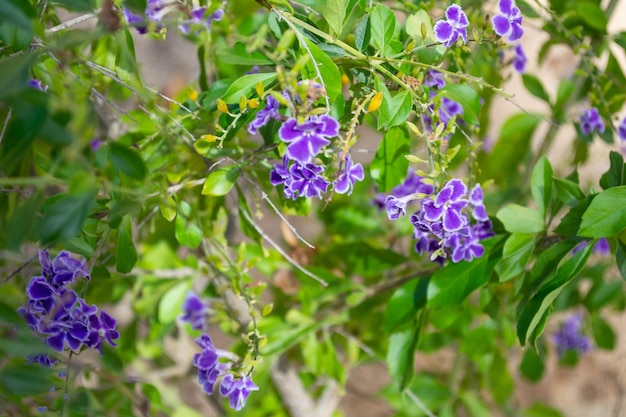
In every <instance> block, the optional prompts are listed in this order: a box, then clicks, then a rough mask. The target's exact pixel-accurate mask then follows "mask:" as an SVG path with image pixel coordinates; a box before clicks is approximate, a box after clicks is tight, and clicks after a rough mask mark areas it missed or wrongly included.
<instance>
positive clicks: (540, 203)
mask: <svg viewBox="0 0 626 417" xmlns="http://www.w3.org/2000/svg"><path fill="white" fill-rule="evenodd" d="M552 188H553V181H552V165H550V161H548V159H547V158H546V157H545V156H542V157H541V158H540V159H539V160H538V161H537V165H535V168H534V169H533V174H532V180H531V192H532V195H533V200H535V203H537V207H539V213H540V214H541V217H545V215H546V213H547V212H548V207H549V205H550V199H551V198H552Z"/></svg>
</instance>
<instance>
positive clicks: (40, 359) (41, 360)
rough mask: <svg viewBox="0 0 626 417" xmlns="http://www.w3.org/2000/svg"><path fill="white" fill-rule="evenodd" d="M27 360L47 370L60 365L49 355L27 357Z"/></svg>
mask: <svg viewBox="0 0 626 417" xmlns="http://www.w3.org/2000/svg"><path fill="white" fill-rule="evenodd" d="M26 359H28V363H37V364H39V365H41V366H45V367H47V368H52V367H53V366H54V365H56V364H57V363H59V361H58V360H56V359H53V358H51V357H50V356H49V355H45V354H41V353H40V354H37V355H31V356H27V357H26Z"/></svg>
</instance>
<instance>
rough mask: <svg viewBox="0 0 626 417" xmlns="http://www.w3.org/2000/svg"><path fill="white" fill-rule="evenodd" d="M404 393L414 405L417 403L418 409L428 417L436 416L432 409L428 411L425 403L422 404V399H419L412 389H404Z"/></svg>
mask: <svg viewBox="0 0 626 417" xmlns="http://www.w3.org/2000/svg"><path fill="white" fill-rule="evenodd" d="M404 393H405V394H406V395H407V396H408V397H409V398H410V399H411V400H413V402H414V403H415V405H417V406H418V407H419V409H420V410H422V412H423V413H424V414H426V415H427V416H428V417H437V416H436V415H435V414H434V413H433V412H432V411H430V410H429V409H428V407H426V405H424V403H423V402H422V400H420V399H419V397H418V396H417V395H415V394H414V393H413V391H411V390H410V389H408V388H407V389H405V390H404Z"/></svg>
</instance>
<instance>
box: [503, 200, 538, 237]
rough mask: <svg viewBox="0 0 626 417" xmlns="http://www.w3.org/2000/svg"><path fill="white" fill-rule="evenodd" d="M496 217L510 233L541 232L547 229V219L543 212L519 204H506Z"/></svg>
mask: <svg viewBox="0 0 626 417" xmlns="http://www.w3.org/2000/svg"><path fill="white" fill-rule="evenodd" d="M496 217H497V218H498V219H499V220H500V221H501V222H502V224H504V228H505V229H506V231H507V232H509V233H541V232H543V230H544V229H545V221H544V219H543V216H542V215H541V213H539V212H538V211H537V210H535V209H531V208H528V207H524V206H520V205H519V204H509V205H507V206H504V207H503V208H501V209H500V210H499V211H498V213H497V214H496Z"/></svg>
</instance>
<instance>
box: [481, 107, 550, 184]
mask: <svg viewBox="0 0 626 417" xmlns="http://www.w3.org/2000/svg"><path fill="white" fill-rule="evenodd" d="M540 120H541V119H540V118H539V117H537V116H535V115H532V114H527V113H520V114H516V115H514V116H512V117H511V118H509V119H508V120H507V121H506V122H504V125H503V126H502V129H501V130H500V134H499V135H498V137H499V138H501V140H499V141H497V142H496V144H495V146H494V148H493V151H492V152H491V154H489V155H483V156H482V158H481V162H482V163H481V164H480V166H481V168H482V171H483V177H484V178H490V179H491V178H493V179H494V180H495V181H496V182H497V183H498V184H504V183H505V182H506V181H508V180H510V178H512V177H515V176H517V174H518V167H519V165H520V164H521V163H522V162H523V161H524V157H525V156H526V154H527V152H528V149H529V145H530V139H531V138H532V135H533V132H534V131H535V129H536V128H537V125H538V124H539V121H540Z"/></svg>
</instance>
